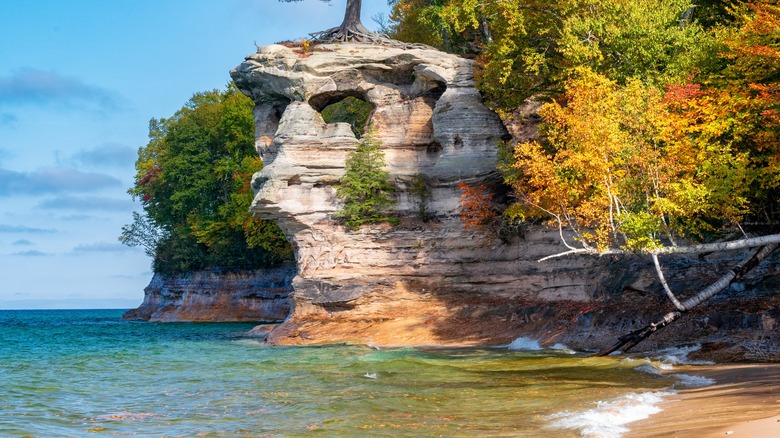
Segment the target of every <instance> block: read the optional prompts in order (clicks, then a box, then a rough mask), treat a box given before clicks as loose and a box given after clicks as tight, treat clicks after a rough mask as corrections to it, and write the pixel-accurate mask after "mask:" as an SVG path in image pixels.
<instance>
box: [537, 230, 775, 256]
mask: <svg viewBox="0 0 780 438" xmlns="http://www.w3.org/2000/svg"><path fill="white" fill-rule="evenodd" d="M564 243H565V242H564ZM772 244H780V234H768V235H766V236H760V237H751V238H747V239H739V240H730V241H728V242H715V243H702V244H699V245H691V246H667V247H663V248H658V249H654V250H650V251H643V252H639V254H642V253H644V254H650V255H661V254H703V253H708V252H718V251H734V250H738V249H747V248H757V247H759V246H764V245H772ZM566 247H567V248H569V250H568V251H563V252H560V253H557V254H552V255H548V256H546V257H543V258H541V259H539V260H538V261H539V262H542V261H545V260H549V259H553V258H557V257H565V256H569V255H574V254H591V255H597V256H605V255H624V254H637V252H636V251H630V250H624V249H617V248H610V249H606V250H603V251H599V250H598V249H596V248H592V247H583V248H576V249H575V248H571V247H570V246H569V245H566Z"/></svg>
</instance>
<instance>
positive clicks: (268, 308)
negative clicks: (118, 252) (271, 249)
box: [122, 266, 295, 322]
mask: <svg viewBox="0 0 780 438" xmlns="http://www.w3.org/2000/svg"><path fill="white" fill-rule="evenodd" d="M294 275H295V267H294V266H284V267H281V268H276V269H265V270H261V271H251V272H214V271H199V272H194V273H192V274H188V275H181V276H163V275H160V274H155V275H154V277H153V278H152V281H151V283H149V286H147V287H146V288H145V289H144V301H143V303H142V304H141V306H140V307H138V308H137V309H133V310H130V311H128V312H126V313H125V314H124V315H123V316H122V318H123V319H130V320H133V319H141V320H148V321H166V322H168V321H208V322H239V321H267V322H278V321H282V320H284V319H285V318H286V317H287V315H288V314H289V312H290V300H289V298H288V295H289V293H290V289H291V287H290V283H291V281H292V277H293V276H294Z"/></svg>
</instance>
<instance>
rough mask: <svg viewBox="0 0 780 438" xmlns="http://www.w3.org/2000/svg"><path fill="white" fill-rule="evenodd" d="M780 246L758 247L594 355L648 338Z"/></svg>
mask: <svg viewBox="0 0 780 438" xmlns="http://www.w3.org/2000/svg"><path fill="white" fill-rule="evenodd" d="M778 246H780V245H778V244H777V243H771V244H769V245H765V246H762V247H760V248H759V249H758V250H756V251H754V252H753V253H752V254H751V255H750V256H749V257H748V258H746V259H745V260H743V261H742V263H739V264H738V265H737V266H735V267H734V268H732V269H731V270H730V271H729V272H727V273H726V274H725V275H724V276H722V277H721V278H720V279H718V281H716V282H714V283H712V284H710V285H709V286H707V287H706V288H704V289H703V290H701V291H700V292H699V293H698V294H696V295H694V296H693V297H691V298H689V299H688V300H686V301H685V302H683V303H679V302H677V303H675V305H676V306H677V308H678V309H679V310H675V311H672V312H669V313H667V314H666V315H664V316H663V317H662V318H661V319H660V320H658V321H656V322H654V323H651V324H649V325H647V326H645V327H642V328H641V329H639V330H636V331H633V332H631V333H629V334H627V335H625V336H621V337H620V339H618V341H617V342H616V343H615V345H613V346H612V347H610V348H605V349H604V350H601V351H600V352H598V353H597V354H596V355H597V356H606V355H608V354H610V353H612V352H613V351H616V350H618V349H621V348H622V349H623V351H624V352H625V351H628V350H630V349H631V348H633V347H634V346H636V345H637V344H638V343H640V342H642V341H643V340H644V339H646V338H648V337H649V336H650V335H652V334H653V333H655V332H656V331H658V330H659V329H662V328H664V327H666V326H667V325H669V324H671V323H673V322H674V321H676V320H677V319H678V318H679V317H681V316H682V315H683V314H684V313H686V312H688V311H689V310H691V309H692V308H694V307H696V306H698V305H699V304H701V303H702V302H704V301H706V300H708V299H710V298H712V297H713V296H715V294H717V293H718V292H720V291H722V290H724V289H726V288H727V287H729V285H731V284H732V283H734V282H735V281H737V280H738V279H740V278H742V276H744V275H745V274H747V273H748V272H750V271H751V270H753V268H755V267H756V266H758V265H759V263H761V261H763V260H764V259H765V258H767V257H769V255H770V254H772V252H773V251H774V250H775V249H777V247H778Z"/></svg>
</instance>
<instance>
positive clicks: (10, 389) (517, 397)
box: [0, 310, 674, 437]
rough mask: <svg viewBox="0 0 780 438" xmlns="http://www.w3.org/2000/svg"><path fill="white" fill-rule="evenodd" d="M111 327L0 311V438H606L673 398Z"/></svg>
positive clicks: (239, 334) (645, 390)
mask: <svg viewBox="0 0 780 438" xmlns="http://www.w3.org/2000/svg"><path fill="white" fill-rule="evenodd" d="M121 314H122V311H115V310H93V311H66V310H64V311H0V436H2V437H6V436H11V437H13V436H27V435H29V436H36V437H56V436H84V435H89V436H104V435H105V436H128V435H132V436H247V437H255V436H313V435H318V436H448V437H452V436H529V437H530V436H545V437H575V436H604V437H609V436H619V434H620V432H621V431H624V429H623V428H622V426H621V425H620V424H619V423H620V422H621V421H623V420H625V419H626V418H629V417H630V415H632V414H636V413H637V411H642V412H644V411H645V410H647V409H648V406H649V407H650V410H651V411H652V405H653V404H656V403H657V401H658V400H656V399H661V398H663V397H664V396H665V395H666V394H667V393H666V392H664V391H665V390H666V389H667V388H669V387H671V386H672V384H673V383H674V382H671V381H670V379H668V378H663V377H659V376H657V375H656V376H654V375H652V374H651V373H647V372H642V371H637V370H635V369H634V368H636V367H637V366H639V365H642V364H646V362H643V361H633V360H625V359H620V358H614V357H611V358H588V357H585V356H582V355H576V354H571V353H570V352H567V351H565V350H537V351H516V350H510V349H508V348H493V349H424V348H417V349H414V348H403V349H387V350H377V349H372V348H369V347H357V346H330V347H274V348H268V347H264V346H262V345H261V344H260V343H258V342H257V341H256V340H254V339H251V338H246V337H244V336H243V333H244V332H246V331H248V330H249V329H251V328H252V324H225V323H220V324H204V323H165V324H161V323H147V322H128V321H121V320H120V316H121ZM650 413H652V412H650ZM610 416H612V417H614V418H610ZM602 423H603V424H602Z"/></svg>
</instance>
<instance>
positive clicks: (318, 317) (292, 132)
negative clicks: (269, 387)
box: [231, 44, 777, 348]
mask: <svg viewBox="0 0 780 438" xmlns="http://www.w3.org/2000/svg"><path fill="white" fill-rule="evenodd" d="M472 67H473V65H472V61H469V60H465V59H462V58H459V57H456V56H452V55H448V54H445V53H442V52H438V51H435V50H422V49H415V50H401V49H396V48H389V47H381V46H371V45H362V44H339V45H323V46H316V47H315V48H314V51H313V52H312V53H310V54H305V55H302V54H300V53H296V52H294V51H293V50H291V49H289V48H286V47H282V46H278V45H272V46H268V47H264V48H260V49H259V51H258V53H255V54H252V55H250V56H248V57H247V58H246V61H245V62H243V63H242V64H241V65H239V66H238V67H237V68H235V69H234V70H233V71H231V76H232V77H233V79H234V81H235V82H236V84H237V85H238V87H239V88H240V89H241V90H242V91H243V92H244V93H245V94H247V95H248V96H250V97H251V98H252V99H253V100H254V101H255V102H256V104H257V107H256V108H255V122H256V127H257V143H256V146H257V150H258V153H259V154H260V155H261V156H262V157H263V159H264V161H265V167H264V169H263V170H262V171H261V172H259V173H257V174H256V175H255V176H254V179H253V181H252V185H253V187H254V188H255V190H256V197H255V200H254V203H253V206H252V211H253V212H254V213H255V214H257V215H259V216H261V217H264V218H267V219H271V220H274V221H276V222H277V223H278V224H279V225H280V227H281V228H282V230H283V231H284V232H285V234H286V235H287V237H288V239H289V240H290V242H291V243H292V244H293V247H294V249H295V254H296V259H297V264H298V275H297V276H296V277H295V279H294V280H293V285H294V293H293V294H292V301H293V311H292V314H291V316H290V318H288V320H287V321H286V322H285V323H284V324H282V325H281V326H280V327H279V328H277V329H276V330H274V331H273V332H272V333H271V334H270V336H269V341H270V342H272V343H277V344H297V343H327V342H344V341H352V342H361V343H370V344H376V345H426V344H435V345H476V344H482V345H484V344H502V343H508V342H510V341H511V340H512V339H514V338H516V337H519V336H525V335H532V336H534V337H536V338H540V339H543V340H547V341H549V342H556V341H560V340H565V341H566V342H568V343H570V344H571V346H572V347H575V348H602V347H604V346H606V345H607V344H610V343H612V342H614V341H615V339H616V337H617V336H618V335H622V334H625V331H624V330H625V329H626V328H630V326H636V327H638V326H639V325H640V324H642V323H645V322H647V321H646V320H643V318H646V319H647V318H652V317H655V316H656V314H657V313H659V312H662V311H666V310H668V308H667V307H665V306H666V302H665V301H664V298H663V297H662V295H661V294H660V291H661V289H660V286H659V285H658V284H657V282H655V280H654V278H655V277H654V273H653V270H652V265H651V264H650V263H649V262H648V261H647V260H644V259H641V258H635V257H626V258H621V259H613V258H609V257H602V258H595V257H589V256H580V257H570V258H559V259H553V260H551V261H547V262H545V263H539V262H537V260H538V259H539V258H541V257H543V256H547V255H550V254H554V253H558V252H562V251H563V250H565V248H564V247H563V246H562V245H561V244H560V239H559V236H558V233H557V231H554V230H553V231H551V230H549V229H545V228H543V227H540V226H535V227H527V228H526V229H525V230H524V233H523V235H521V236H514V237H513V238H512V239H511V241H509V242H506V241H502V240H501V239H498V238H497V237H496V235H495V234H494V233H485V232H479V231H475V230H471V229H465V228H464V227H463V225H462V223H461V221H460V219H459V213H460V200H461V194H462V191H461V190H460V189H459V188H458V187H457V184H458V183H459V182H461V181H463V182H466V183H468V184H471V185H479V184H485V185H487V186H488V187H495V186H496V185H497V183H498V181H500V177H499V175H498V172H497V170H496V158H497V150H498V148H497V145H498V142H499V140H501V139H503V138H507V136H508V134H507V129H505V127H504V126H503V125H502V123H501V120H499V118H498V117H497V116H496V115H495V114H494V113H492V112H491V111H489V110H488V109H487V108H485V107H484V106H483V105H482V103H481V99H480V95H479V93H478V92H477V90H476V89H475V88H474V81H473V76H472ZM347 96H353V97H358V98H361V99H364V100H365V101H367V102H369V103H371V104H373V105H374V112H373V114H372V115H371V122H372V124H373V127H374V130H375V134H374V136H375V137H376V138H377V139H379V140H380V141H381V142H382V150H383V152H384V153H385V158H386V161H387V164H388V166H387V170H388V171H389V173H390V175H391V178H392V181H391V182H392V184H393V185H394V186H395V187H396V188H397V194H396V195H397V199H398V204H397V206H396V207H395V214H396V215H398V216H399V217H401V218H402V223H401V225H400V226H397V227H390V226H387V225H375V226H364V227H362V228H361V229H360V230H358V231H354V232H350V231H347V230H345V228H344V227H342V226H340V225H338V224H337V223H335V222H334V221H333V214H334V213H335V212H336V211H338V209H339V208H340V207H341V204H340V201H339V200H338V199H337V198H336V197H335V187H334V186H335V185H336V184H337V182H338V180H339V179H340V178H341V177H342V175H343V174H344V165H345V161H346V157H347V154H348V153H349V152H350V151H353V150H354V149H355V145H356V144H357V142H358V140H357V139H356V138H355V136H354V135H353V133H352V132H351V130H350V128H349V126H348V125H347V124H343V123H333V124H327V123H325V122H324V121H323V119H322V116H321V115H320V112H319V111H320V110H322V109H323V108H324V107H325V106H327V105H328V104H330V103H334V102H336V101H338V100H339V99H343V98H345V97H347ZM513 132H515V131H514V130H513ZM418 174H419V175H422V176H423V177H424V179H425V181H426V183H427V186H428V188H429V189H430V194H431V196H430V199H429V200H428V201H427V203H426V207H427V210H428V211H429V212H430V213H431V214H432V215H433V216H434V219H433V220H431V221H428V222H422V221H421V220H419V219H418V218H416V212H417V210H418V205H419V202H420V200H419V199H418V198H417V197H415V195H414V194H413V191H412V190H411V184H412V179H413V178H414V176H415V175H418ZM739 256H740V254H736V255H729V256H725V258H723V257H721V256H715V257H716V260H715V262H716V263H715V264H716V265H718V266H726V265H727V264H728V263H729V262H730V261H732V260H734V258H735V257H739ZM717 257H720V258H717ZM709 262H710V261H701V262H700V261H698V259H694V258H688V259H685V260H682V261H678V262H675V263H674V264H670V266H669V269H670V273H669V277H670V278H675V277H674V275H675V273H678V272H681V271H682V270H683V269H693V270H694V271H697V269H698V272H700V273H701V276H700V277H695V278H697V280H698V282H697V283H696V285H698V284H701V283H703V282H706V281H707V280H711V279H714V278H715V276H716V275H717V271H714V270H713V269H712V267H711V265H710V264H709ZM696 266H700V267H699V268H697V267H696ZM686 277H689V275H687V276H686ZM681 280H682V279H681ZM677 284H678V285H682V284H685V285H686V290H695V289H692V288H690V286H696V285H693V284H688V283H683V282H682V281H679V282H678V283H677ZM653 308H659V311H658V312H649V311H648V309H653ZM762 311H763V310H762ZM773 315H774V314H771V313H769V314H767V315H765V316H761V317H760V318H759V319H761V318H768V320H771V321H776V320H777V317H776V316H773ZM762 321H763V320H762ZM771 321H770V322H769V323H766V322H764V323H763V324H770V325H771V324H775V323H777V322H771ZM636 327H635V328H636ZM705 335H707V333H703V332H702V333H699V334H698V335H697V336H698V338H696V340H701V339H704V338H705ZM659 339H661V342H663V339H664V338H663V336H661V337H659ZM696 340H692V341H693V342H696ZM773 342H775V343H777V341H776V340H775V341H773ZM647 345H649V346H650V347H655V346H658V345H659V344H653V343H648V344H647Z"/></svg>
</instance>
